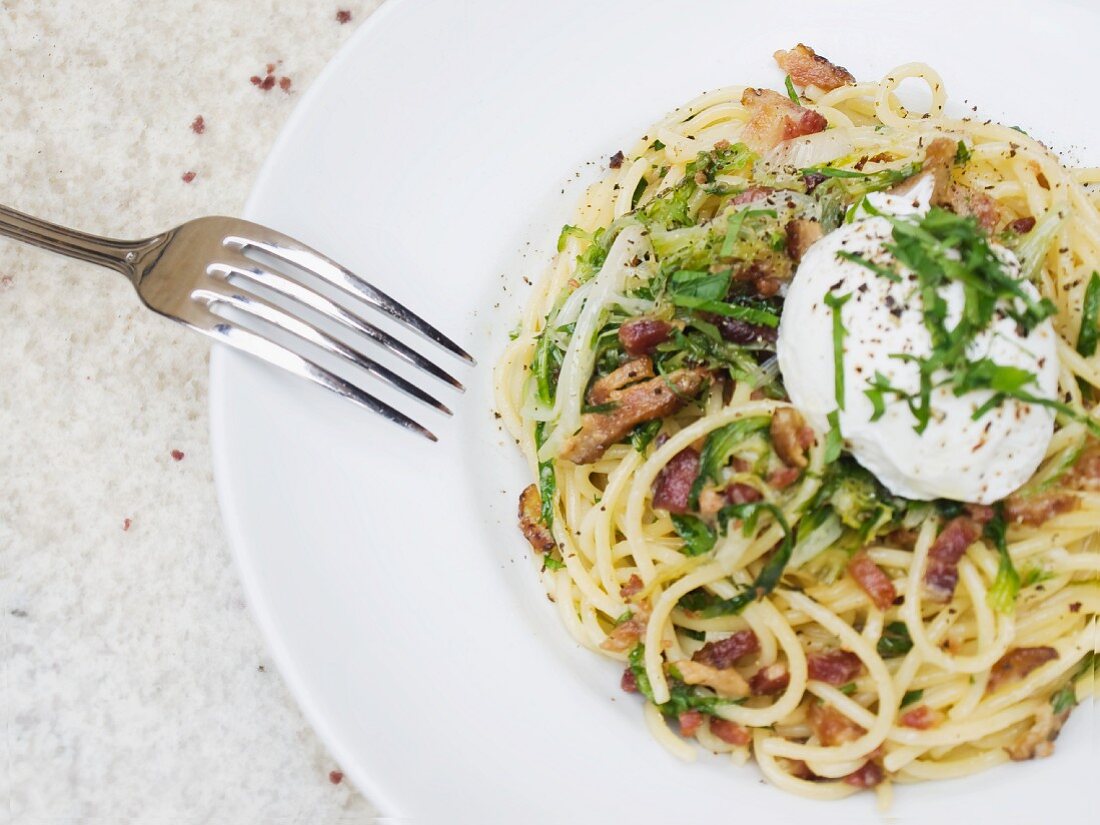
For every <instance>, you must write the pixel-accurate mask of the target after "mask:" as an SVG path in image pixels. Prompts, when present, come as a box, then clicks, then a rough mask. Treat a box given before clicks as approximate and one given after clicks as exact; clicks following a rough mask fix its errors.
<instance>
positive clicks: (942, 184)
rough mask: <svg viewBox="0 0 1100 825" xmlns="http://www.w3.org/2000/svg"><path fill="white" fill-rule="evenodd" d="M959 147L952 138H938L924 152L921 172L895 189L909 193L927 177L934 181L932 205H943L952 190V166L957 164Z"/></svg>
mask: <svg viewBox="0 0 1100 825" xmlns="http://www.w3.org/2000/svg"><path fill="white" fill-rule="evenodd" d="M958 148H959V145H958V143H957V142H956V141H953V140H951V138H945V137H938V138H936V139H935V140H933V141H932V142H931V143H929V144H928V147H927V148H926V149H925V150H924V163H923V164H922V165H921V171H920V172H919V173H918V174H916V175H914V176H913V177H911V178H909V179H908V180H905V181H902V182H901V183H900V184H899V185H898V186H897V187H896V188H895V189H896V191H901V192H907V191H908V190H909V189H910V188H911V186H912V185H913V184H915V183H916V182H917V181H918V180H919V179H921V178H924V177H925V176H927V175H931V176H932V179H933V183H934V185H933V187H932V203H937V204H942V203H943V202H944V199H945V198H946V197H947V190H948V189H950V188H951V165H952V164H953V163H954V162H955V152H957V151H958Z"/></svg>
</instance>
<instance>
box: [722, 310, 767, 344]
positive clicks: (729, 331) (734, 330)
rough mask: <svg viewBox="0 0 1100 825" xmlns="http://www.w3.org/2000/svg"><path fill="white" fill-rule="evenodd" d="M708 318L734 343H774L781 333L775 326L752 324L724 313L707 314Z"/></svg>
mask: <svg viewBox="0 0 1100 825" xmlns="http://www.w3.org/2000/svg"><path fill="white" fill-rule="evenodd" d="M705 317H706V320H708V321H710V322H711V323H712V324H714V325H715V326H716V327H718V333H719V334H720V335H721V336H722V337H723V338H725V339H726V340H727V341H730V342H732V343H734V344H774V343H775V340H776V338H777V337H778V335H779V333H778V331H777V330H776V329H774V328H773V327H766V326H764V325H763V324H750V323H749V322H748V321H742V320H739V319H737V318H727V317H726V316H724V315H706V316H705Z"/></svg>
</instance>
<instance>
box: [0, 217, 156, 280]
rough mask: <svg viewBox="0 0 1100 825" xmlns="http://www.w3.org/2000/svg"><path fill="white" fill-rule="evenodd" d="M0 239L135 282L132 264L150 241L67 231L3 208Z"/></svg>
mask: <svg viewBox="0 0 1100 825" xmlns="http://www.w3.org/2000/svg"><path fill="white" fill-rule="evenodd" d="M0 235H6V236H7V237H9V238H14V239H15V240H17V241H23V243H28V244H30V245H31V246H37V247H40V248H42V249H48V250H50V251H51V252H60V253H61V254H62V255H67V256H68V257H70V258H76V259H78V260H81V261H87V262H88V263H93V264H99V265H100V266H105V267H109V268H110V269H113V270H115V271H116V272H121V273H122V274H123V275H125V276H127V277H128V278H129V279H130V280H131V281H132V280H133V279H134V275H135V271H136V270H135V268H134V264H133V262H134V261H135V260H136V259H137V256H138V252H139V251H140V250H142V249H144V248H145V247H147V246H148V245H149V244H150V241H119V240H115V239H113V238H101V237H99V236H97V235H89V234H88V233H86V232H78V231H77V230H75V229H67V228H66V227H64V226H58V225H57V224H55V223H50V222H49V221H44V220H41V219H40V218H35V217H33V216H31V215H25V214H23V213H22V212H17V211H16V210H14V209H11V208H10V207H7V206H3V205H0Z"/></svg>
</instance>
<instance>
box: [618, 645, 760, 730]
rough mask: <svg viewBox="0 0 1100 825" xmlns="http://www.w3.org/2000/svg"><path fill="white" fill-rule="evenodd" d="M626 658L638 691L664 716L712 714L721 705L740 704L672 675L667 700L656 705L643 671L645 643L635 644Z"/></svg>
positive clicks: (646, 675) (646, 676) (647, 678)
mask: <svg viewBox="0 0 1100 825" xmlns="http://www.w3.org/2000/svg"><path fill="white" fill-rule="evenodd" d="M627 659H628V661H629V664H630V672H631V673H632V674H633V676H634V683H635V684H636V685H637V686H638V692H639V693H641V694H642V696H644V697H645V698H646V699H648V700H649V701H650V702H653V704H654V705H655V706H656V707H657V710H659V711H661V713H662V714H664V715H665V716H679V715H680V714H681V713H685V712H687V711H689V710H698V711H702V712H703V713H709V714H713V713H714V711H715V710H716V709H718V708H720V707H722V706H723V705H736V704H740V703H739V701H738V700H734V699H725V698H723V697H721V696H715V695H714V694H713V693H708V692H706V691H705V690H704V689H703V688H701V687H697V686H692V685H685V684H684V683H683V682H682V681H681V680H679V679H677V678H675V677H674V676H673V678H671V679H669V680H668V691H669V699H668V701H667V702H665V703H663V704H659V705H658V704H657V703H656V702H654V700H653V685H652V684H650V681H649V675H648V674H647V673H646V671H645V645H637V646H636V647H635V648H634V649H633V650H631V651H630V654H629V656H628V657H627Z"/></svg>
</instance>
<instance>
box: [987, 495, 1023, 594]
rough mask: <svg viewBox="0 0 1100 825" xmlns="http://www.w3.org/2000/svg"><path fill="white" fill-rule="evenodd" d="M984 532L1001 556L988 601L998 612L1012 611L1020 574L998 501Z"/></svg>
mask: <svg viewBox="0 0 1100 825" xmlns="http://www.w3.org/2000/svg"><path fill="white" fill-rule="evenodd" d="M984 532H985V537H986V538H987V539H989V540H990V541H992V542H993V545H994V546H995V547H996V548H997V553H998V555H999V556H1000V557H1001V561H1000V564H999V565H998V567H997V577H996V578H995V579H994V580H993V585H992V586H991V587H990V588H989V592H988V593H986V602H988V604H989V606H990V607H992V608H993V609H994V610H996V611H997V612H998V613H1011V612H1012V611H1013V609H1014V608H1015V606H1016V595H1017V594H1018V593H1019V592H1020V574H1019V573H1017V572H1016V567H1015V565H1013V563H1012V556H1010V555H1009V554H1008V543H1007V542H1006V541H1005V518H1004V505H1003V504H1000V503H998V504H997V505H996V506H995V508H994V515H993V518H991V519H990V520H989V521H987V522H986V524H985V528H984Z"/></svg>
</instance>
